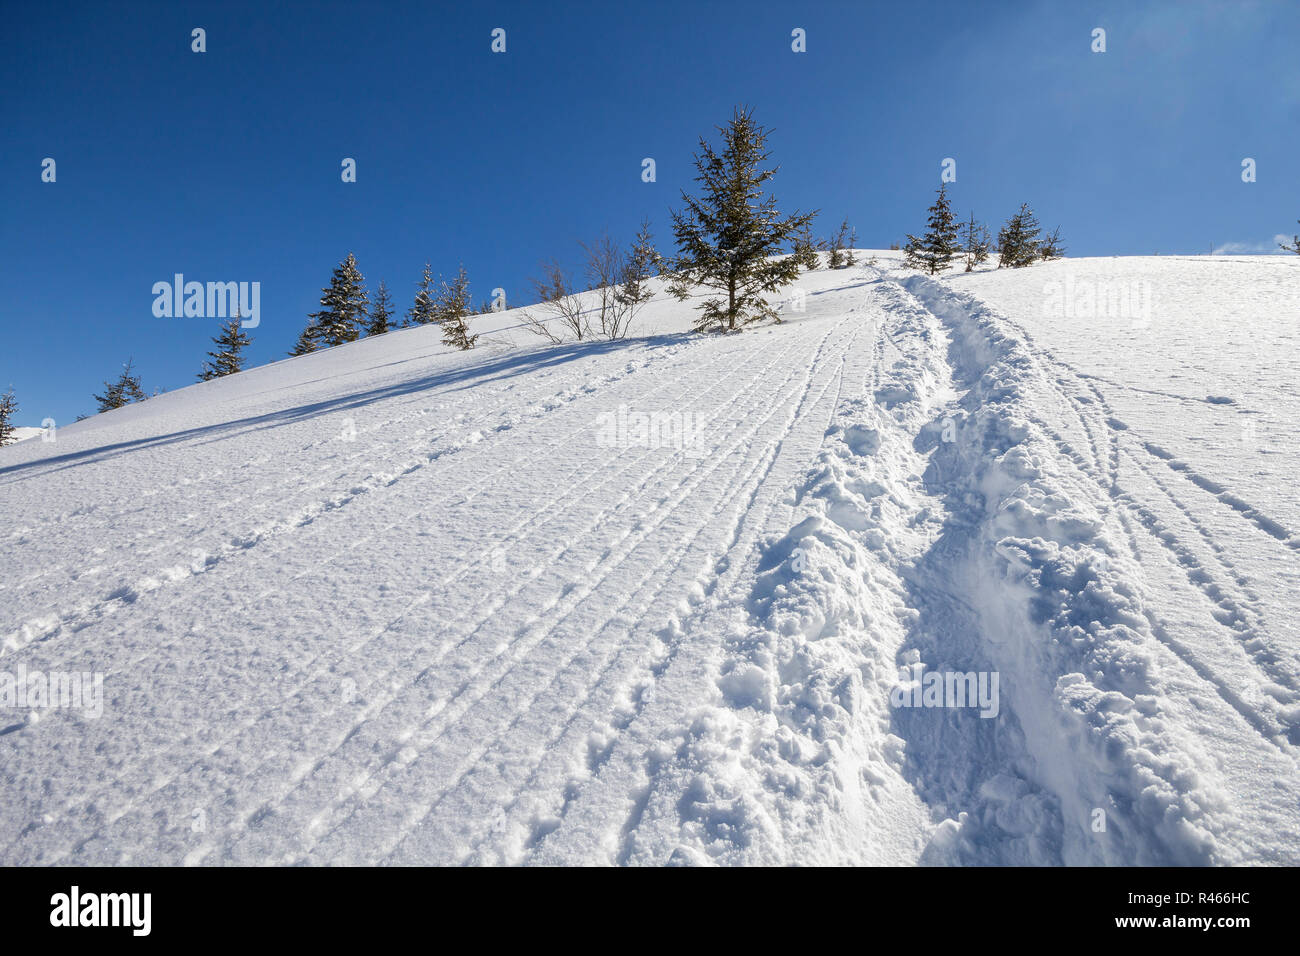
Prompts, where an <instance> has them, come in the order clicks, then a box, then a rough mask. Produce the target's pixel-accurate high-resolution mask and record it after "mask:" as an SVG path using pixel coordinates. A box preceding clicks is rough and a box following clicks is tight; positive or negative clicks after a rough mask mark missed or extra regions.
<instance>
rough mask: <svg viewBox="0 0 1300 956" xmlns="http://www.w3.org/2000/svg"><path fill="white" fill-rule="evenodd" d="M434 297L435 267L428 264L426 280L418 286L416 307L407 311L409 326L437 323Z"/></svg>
mask: <svg viewBox="0 0 1300 956" xmlns="http://www.w3.org/2000/svg"><path fill="white" fill-rule="evenodd" d="M434 295H435V291H434V287H433V267H432V266H431V265H429V263H427V262H426V263H425V264H424V278H423V279H421V280H420V282H419V284H418V285H417V286H416V293H415V305H413V306H411V307H410V308H409V309H407V311H406V324H407V325H428V324H429V323H430V322H436V321H437V318H436V317H435V315H434V308H433V300H434Z"/></svg>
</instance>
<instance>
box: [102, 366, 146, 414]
mask: <svg viewBox="0 0 1300 956" xmlns="http://www.w3.org/2000/svg"><path fill="white" fill-rule="evenodd" d="M134 364H135V361H134V359H127V362H126V364H125V365H123V366H122V374H121V375H119V376H118V377H117V381H115V382H105V383H104V394H103V395H96V396H95V397H94V398H95V401H97V402H99V408H98V409H97V411H100V412H110V411H112V410H113V409H115V408H121V407H122V406H123V405H129V404H130V403H131V402H143V401H144V400H145V394H144V389H143V388H141V387H140V376H138V375H136V374H135V373H134V369H133V366H134Z"/></svg>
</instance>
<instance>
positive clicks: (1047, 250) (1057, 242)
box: [1038, 226, 1065, 259]
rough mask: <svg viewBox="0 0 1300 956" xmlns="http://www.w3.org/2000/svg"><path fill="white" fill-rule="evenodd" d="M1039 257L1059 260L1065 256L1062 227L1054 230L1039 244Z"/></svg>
mask: <svg viewBox="0 0 1300 956" xmlns="http://www.w3.org/2000/svg"><path fill="white" fill-rule="evenodd" d="M1038 255H1039V256H1040V257H1041V258H1043V259H1059V258H1061V256H1063V255H1065V246H1063V245H1061V227H1060V226H1057V227H1056V228H1055V229H1053V230H1052V231H1051V232H1050V233H1049V234H1048V235H1047V236H1046V237H1044V239H1043V241H1042V242H1040V243H1039V244H1038Z"/></svg>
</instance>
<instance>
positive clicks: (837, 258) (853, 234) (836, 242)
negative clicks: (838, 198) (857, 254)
mask: <svg viewBox="0 0 1300 956" xmlns="http://www.w3.org/2000/svg"><path fill="white" fill-rule="evenodd" d="M857 241H858V231H857V230H856V229H853V228H851V227H850V226H849V221H848V220H847V219H845V220H844V221H843V222H841V223H840V228H839V229H838V230H836V231H835V233H834V235H832V236H831V237H830V239H829V240H828V241H827V243H826V247H827V248H828V249H830V251H831V254H830V257H829V258H828V259H827V261H826V264H827V265H828V266H830V267H831V268H832V269H847V268H848V267H849V266H851V265H854V264H855V263H854V261H853V253H851V252H845V251H844V250H845V249H852V248H853V247H854V245H856V244H857Z"/></svg>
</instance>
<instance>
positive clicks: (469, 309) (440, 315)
mask: <svg viewBox="0 0 1300 956" xmlns="http://www.w3.org/2000/svg"><path fill="white" fill-rule="evenodd" d="M433 312H434V321H435V322H438V323H439V324H441V325H442V342H443V344H444V345H451V346H454V347H455V348H458V349H472V348H473V347H474V343H475V342H477V341H478V336H477V335H470V334H469V317H470V316H471V315H473V314H474V307H473V306H471V305H470V301H469V276H467V275H466V274H465V266H464V265H463V264H462V265H461V267H460V269H459V271H457V273H456V278H454V279H452V280H451V282H443V283H442V284H441V286H440V287H439V289H438V297H437V298H436V299H435V300H434V303H433Z"/></svg>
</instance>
